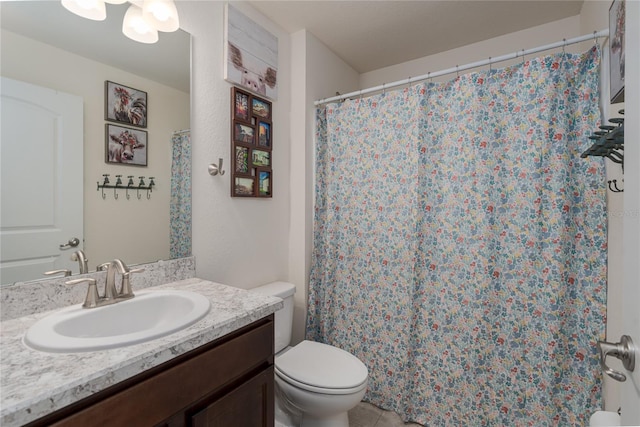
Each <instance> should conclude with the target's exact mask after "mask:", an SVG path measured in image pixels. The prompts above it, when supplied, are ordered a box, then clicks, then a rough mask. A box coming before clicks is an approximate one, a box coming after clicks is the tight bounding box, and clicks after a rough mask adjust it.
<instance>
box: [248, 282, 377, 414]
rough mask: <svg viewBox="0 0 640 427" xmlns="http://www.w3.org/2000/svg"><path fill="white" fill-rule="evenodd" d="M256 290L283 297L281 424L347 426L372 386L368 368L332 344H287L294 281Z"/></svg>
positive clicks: (278, 374) (278, 335) (278, 325)
mask: <svg viewBox="0 0 640 427" xmlns="http://www.w3.org/2000/svg"><path fill="white" fill-rule="evenodd" d="M252 291H254V292H258V293H261V294H264V295H270V296H276V297H279V298H282V299H283V300H284V308H283V309H281V310H279V311H277V312H276V314H275V351H276V356H275V384H276V426H286V427H297V426H298V425H301V426H302V427H348V426H349V419H348V417H347V412H348V411H349V410H350V409H352V408H353V407H355V406H356V405H357V404H358V403H359V402H360V401H361V400H362V398H363V397H364V393H365V391H366V390H367V378H368V376H369V371H368V370H367V367H366V366H365V365H364V363H362V362H361V361H360V360H359V359H358V358H357V357H355V356H354V355H352V354H350V353H348V352H346V351H344V350H341V349H339V348H337V347H334V346H331V345H327V344H322V343H318V342H313V341H306V340H305V341H302V342H301V343H300V344H298V345H296V346H294V347H288V346H289V344H290V342H291V327H292V324H293V323H292V322H293V294H294V293H295V286H294V285H292V284H291V283H286V282H273V283H269V284H267V285H264V286H259V287H257V288H253V289H252ZM299 423H300V424H299Z"/></svg>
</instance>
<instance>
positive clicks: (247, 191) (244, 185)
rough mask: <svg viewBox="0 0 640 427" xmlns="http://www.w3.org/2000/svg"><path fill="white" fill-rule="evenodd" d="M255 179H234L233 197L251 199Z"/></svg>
mask: <svg viewBox="0 0 640 427" xmlns="http://www.w3.org/2000/svg"><path fill="white" fill-rule="evenodd" d="M254 185H255V178H251V177H239V176H236V177H235V178H234V186H233V195H234V196H235V197H253V193H254Z"/></svg>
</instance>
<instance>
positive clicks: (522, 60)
mask: <svg viewBox="0 0 640 427" xmlns="http://www.w3.org/2000/svg"><path fill="white" fill-rule="evenodd" d="M522 65H524V49H522Z"/></svg>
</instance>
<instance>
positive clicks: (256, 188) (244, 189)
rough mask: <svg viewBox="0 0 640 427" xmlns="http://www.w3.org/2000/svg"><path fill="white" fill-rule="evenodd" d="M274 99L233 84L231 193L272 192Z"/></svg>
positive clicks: (258, 194) (262, 194) (254, 194)
mask: <svg viewBox="0 0 640 427" xmlns="http://www.w3.org/2000/svg"><path fill="white" fill-rule="evenodd" d="M272 150H273V124H272V121H271V102H269V101H267V100H266V99H262V98H259V97H257V96H255V95H253V94H251V93H250V92H245V91H244V90H242V89H239V88H237V87H232V88H231V158H232V159H233V176H232V177H231V197H272V196H273V169H272V161H273V159H272V156H271V154H272Z"/></svg>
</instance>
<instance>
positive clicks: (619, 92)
mask: <svg viewBox="0 0 640 427" xmlns="http://www.w3.org/2000/svg"><path fill="white" fill-rule="evenodd" d="M624 21H625V0H614V2H613V3H612V4H611V7H610V8H609V81H610V85H611V86H610V88H611V91H610V96H611V103H612V104H617V103H619V102H624V59H625V46H624Z"/></svg>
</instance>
